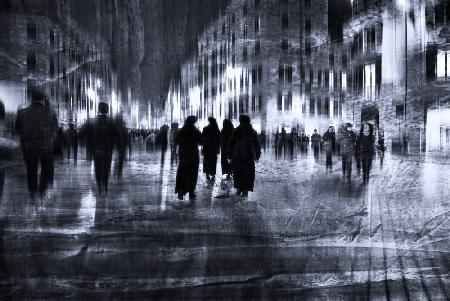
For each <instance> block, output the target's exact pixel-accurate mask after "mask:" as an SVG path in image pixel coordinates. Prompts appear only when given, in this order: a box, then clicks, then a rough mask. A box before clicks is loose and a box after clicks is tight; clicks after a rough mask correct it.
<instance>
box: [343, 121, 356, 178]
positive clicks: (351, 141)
mask: <svg viewBox="0 0 450 301" xmlns="http://www.w3.org/2000/svg"><path fill="white" fill-rule="evenodd" d="M352 127H353V125H352V124H351V123H346V124H344V126H343V127H342V129H341V133H340V137H339V144H340V146H341V157H342V174H343V178H344V179H346V178H347V179H348V181H349V182H350V181H351V177H352V158H353V155H354V153H355V142H356V135H355V133H354V132H353V130H352Z"/></svg>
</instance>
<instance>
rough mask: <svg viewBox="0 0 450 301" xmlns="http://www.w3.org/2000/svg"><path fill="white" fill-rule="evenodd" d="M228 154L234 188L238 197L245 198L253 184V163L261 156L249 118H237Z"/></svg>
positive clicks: (244, 116)
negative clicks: (237, 122) (237, 123)
mask: <svg viewBox="0 0 450 301" xmlns="http://www.w3.org/2000/svg"><path fill="white" fill-rule="evenodd" d="M228 154H229V155H230V157H231V160H232V161H231V164H232V166H233V179H234V188H236V193H237V195H238V196H243V197H245V196H247V195H248V192H249V191H253V186H254V183H255V161H258V160H259V158H260V156H261V147H260V145H259V141H258V134H257V133H256V131H255V130H254V129H253V127H252V125H251V124H250V117H248V116H247V115H241V116H239V126H238V127H237V128H236V129H235V130H234V131H233V134H232V135H231V139H230V144H229V150H228Z"/></svg>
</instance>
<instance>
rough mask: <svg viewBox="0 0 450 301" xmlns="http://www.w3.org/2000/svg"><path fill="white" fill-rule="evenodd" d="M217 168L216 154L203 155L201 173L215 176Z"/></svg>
mask: <svg viewBox="0 0 450 301" xmlns="http://www.w3.org/2000/svg"><path fill="white" fill-rule="evenodd" d="M216 166H217V154H205V155H204V157H203V172H204V173H206V174H208V175H212V176H215V175H216Z"/></svg>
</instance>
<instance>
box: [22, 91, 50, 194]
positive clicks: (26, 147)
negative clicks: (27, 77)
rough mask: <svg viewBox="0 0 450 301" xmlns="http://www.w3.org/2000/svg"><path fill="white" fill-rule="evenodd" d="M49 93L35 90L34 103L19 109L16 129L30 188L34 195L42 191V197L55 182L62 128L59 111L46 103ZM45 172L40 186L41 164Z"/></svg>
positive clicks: (42, 174) (42, 172)
mask: <svg viewBox="0 0 450 301" xmlns="http://www.w3.org/2000/svg"><path fill="white" fill-rule="evenodd" d="M45 103H46V96H45V95H44V94H43V93H42V92H40V91H37V90H35V91H33V93H32V103H31V105H30V106H29V107H27V108H25V109H23V110H21V111H19V112H18V113H17V117H16V124H15V128H16V131H17V133H18V134H19V135H20V141H21V145H22V151H23V157H24V159H25V163H26V168H27V180H28V191H29V192H30V195H31V197H32V198H34V197H35V193H36V192H38V191H39V193H40V194H41V197H43V196H44V193H45V192H46V190H47V189H48V187H49V186H50V185H52V184H53V173H54V161H53V160H54V158H53V156H54V147H55V137H56V132H57V130H58V119H57V117H56V113H55V112H54V111H53V110H52V109H51V108H50V107H49V106H47V105H46V104H45ZM39 164H40V166H41V174H40V179H39V186H38V180H37V178H38V165H39Z"/></svg>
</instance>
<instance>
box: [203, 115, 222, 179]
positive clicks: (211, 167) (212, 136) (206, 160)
mask: <svg viewBox="0 0 450 301" xmlns="http://www.w3.org/2000/svg"><path fill="white" fill-rule="evenodd" d="M208 121H209V125H207V126H205V127H204V128H203V133H202V138H203V172H204V173H205V174H206V179H207V180H208V181H211V182H214V179H215V177H216V166H217V155H218V154H219V152H220V130H219V127H218V125H217V122H216V119H215V118H213V117H209V118H208Z"/></svg>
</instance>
